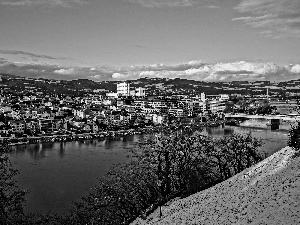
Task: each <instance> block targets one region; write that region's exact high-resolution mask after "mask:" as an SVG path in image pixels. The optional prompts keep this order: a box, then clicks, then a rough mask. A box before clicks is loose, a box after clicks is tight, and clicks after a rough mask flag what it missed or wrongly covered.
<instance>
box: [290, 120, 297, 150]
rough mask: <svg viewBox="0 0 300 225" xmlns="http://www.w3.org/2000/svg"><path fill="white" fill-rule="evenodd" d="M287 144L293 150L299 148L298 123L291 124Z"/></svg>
mask: <svg viewBox="0 0 300 225" xmlns="http://www.w3.org/2000/svg"><path fill="white" fill-rule="evenodd" d="M288 146H289V147H292V148H294V149H295V150H299V149H300V124H299V123H297V125H294V126H291V129H290V131H289V140H288Z"/></svg>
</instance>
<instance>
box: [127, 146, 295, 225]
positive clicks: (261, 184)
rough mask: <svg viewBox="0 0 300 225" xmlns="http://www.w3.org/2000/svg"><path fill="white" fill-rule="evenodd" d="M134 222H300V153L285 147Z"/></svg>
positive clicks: (286, 224)
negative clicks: (224, 179) (227, 177)
mask: <svg viewBox="0 0 300 225" xmlns="http://www.w3.org/2000/svg"><path fill="white" fill-rule="evenodd" d="M162 211H163V216H162V218H161V219H160V218H159V214H158V210H156V211H155V212H154V213H152V214H151V215H150V216H149V217H148V218H147V219H146V220H142V219H137V220H136V221H135V222H134V223H132V224H152V225H154V224H285V225H288V224H300V156H299V152H298V154H295V151H294V150H293V149H291V148H289V147H286V148H284V149H282V150H280V151H279V152H277V153H275V154H273V155H272V156H270V157H268V158H267V159H265V160H263V161H262V162H260V163H258V164H257V165H255V166H253V167H251V168H249V169H246V170H245V171H243V172H241V173H239V174H237V175H235V176H234V177H232V178H230V179H229V180H226V181H224V182H222V183H220V184H218V185H216V186H214V187H212V188H209V189H207V190H205V191H202V192H199V193H196V194H194V195H191V196H189V197H187V198H184V199H178V200H176V201H174V202H172V203H169V204H168V206H167V205H166V206H163V207H162Z"/></svg>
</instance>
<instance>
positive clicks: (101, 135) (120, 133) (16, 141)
mask: <svg viewBox="0 0 300 225" xmlns="http://www.w3.org/2000/svg"><path fill="white" fill-rule="evenodd" d="M222 124H223V122H220V121H217V122H210V121H209V122H206V123H199V124H197V125H199V127H218V126H221V125H222ZM160 130H161V126H146V127H139V128H136V129H128V130H117V131H112V130H110V131H100V132H97V133H80V134H74V133H69V134H47V135H42V134H41V135H39V136H28V137H20V138H14V137H0V143H3V142H6V143H8V145H10V146H14V145H26V144H35V143H49V142H69V141H80V140H89V139H105V138H115V137H124V136H128V135H140V134H148V133H157V132H160Z"/></svg>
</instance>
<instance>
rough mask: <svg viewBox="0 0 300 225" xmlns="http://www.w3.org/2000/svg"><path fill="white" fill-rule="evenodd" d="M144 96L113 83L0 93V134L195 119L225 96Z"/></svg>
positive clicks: (79, 130) (86, 130) (87, 130)
mask: <svg viewBox="0 0 300 225" xmlns="http://www.w3.org/2000/svg"><path fill="white" fill-rule="evenodd" d="M208 97H209V98H210V100H209V99H208V98H207V96H205V94H204V93H202V94H201V96H195V97H189V96H176V98H174V97H166V96H165V97H163V98H162V97H159V96H156V97H154V96H147V95H146V89H144V88H135V89H132V88H131V87H130V83H127V82H122V83H119V84H118V85H117V92H116V93H106V94H100V93H97V92H95V93H93V94H87V95H86V96H83V97H71V96H53V95H49V94H48V95H47V94H46V95H42V96H38V95H23V96H9V95H7V96H5V95H3V94H2V95H1V96H0V135H1V137H20V136H24V135H26V136H27V135H28V136H36V135H49V134H55V133H61V134H66V133H97V132H99V131H103V130H118V129H129V128H134V127H142V126H146V125H155V124H162V123H166V121H167V120H168V118H170V117H172V118H182V117H188V118H194V117H197V116H199V115H200V114H201V113H203V112H205V111H209V112H212V113H215V112H222V111H223V110H224V109H225V104H226V102H227V101H228V99H229V96H228V95H216V96H208Z"/></svg>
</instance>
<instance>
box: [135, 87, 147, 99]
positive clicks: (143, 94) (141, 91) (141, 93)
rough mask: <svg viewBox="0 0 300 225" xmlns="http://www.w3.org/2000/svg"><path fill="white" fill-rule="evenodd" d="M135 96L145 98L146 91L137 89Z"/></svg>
mask: <svg viewBox="0 0 300 225" xmlns="http://www.w3.org/2000/svg"><path fill="white" fill-rule="evenodd" d="M135 96H138V97H145V96H146V89H145V88H142V87H138V88H136V89H135Z"/></svg>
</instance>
